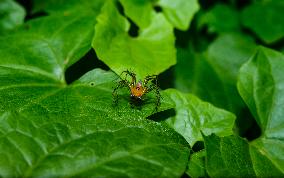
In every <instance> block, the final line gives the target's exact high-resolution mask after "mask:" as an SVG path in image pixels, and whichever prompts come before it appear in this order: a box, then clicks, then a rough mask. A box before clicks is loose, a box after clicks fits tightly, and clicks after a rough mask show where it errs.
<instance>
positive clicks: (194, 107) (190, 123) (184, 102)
mask: <svg viewBox="0 0 284 178" xmlns="http://www.w3.org/2000/svg"><path fill="white" fill-rule="evenodd" d="M166 91H167V93H168V95H169V96H170V97H171V99H172V100H173V101H174V102H175V110H176V116H174V117H171V118H169V119H167V120H166V122H167V123H168V124H169V125H170V126H171V127H173V128H174V129H175V130H176V131H177V132H178V133H180V134H181V135H182V136H183V137H184V138H185V139H186V140H187V142H188V143H189V145H191V146H193V145H194V144H195V143H196V142H197V141H202V135H201V133H203V134H205V135H210V134H212V133H216V134H217V135H219V136H226V135H231V134H232V128H233V125H234V121H235V116H234V115H233V114H231V113H229V112H227V111H225V110H222V109H218V108H216V107H214V106H213V105H211V104H209V103H206V102H203V101H201V100H200V99H198V98H197V97H195V96H194V95H191V94H184V93H181V92H178V91H177V90H174V89H172V90H166Z"/></svg>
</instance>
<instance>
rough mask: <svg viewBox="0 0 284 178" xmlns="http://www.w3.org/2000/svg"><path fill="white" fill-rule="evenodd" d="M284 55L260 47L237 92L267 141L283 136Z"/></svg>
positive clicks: (247, 67)
mask: <svg viewBox="0 0 284 178" xmlns="http://www.w3.org/2000/svg"><path fill="white" fill-rule="evenodd" d="M283 76H284V55H283V54H282V53H280V52H276V51H273V50H270V49H268V48H264V47H260V48H259V49H258V51H257V53H255V54H254V55H253V56H252V58H251V59H250V60H249V61H248V62H247V63H246V64H245V65H243V67H242V68H241V70H240V75H239V82H238V89H239V92H240V94H241V96H242V98H243V99H244V101H245V102H246V104H247V105H248V107H249V108H250V111H251V112H252V114H253V115H254V117H255V119H256V121H257V123H258V125H259V126H260V127H261V130H262V132H263V134H264V135H265V137H267V138H274V139H275V138H283V137H284V135H283V133H284V121H283V119H282V117H283V116H284V110H283V109H282V107H283V99H284V95H283V94H284V89H283V87H282V86H283V85H284V80H283Z"/></svg>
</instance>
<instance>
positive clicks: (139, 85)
mask: <svg viewBox="0 0 284 178" xmlns="http://www.w3.org/2000/svg"><path fill="white" fill-rule="evenodd" d="M123 74H125V78H124V79H122V80H120V81H119V82H118V85H117V86H116V87H115V88H114V90H113V92H112V94H113V97H114V103H115V104H117V102H118V97H117V90H118V89H119V88H124V87H127V88H128V89H129V91H130V97H131V99H132V101H134V102H138V103H141V102H142V96H143V95H144V94H146V93H149V92H151V91H155V93H156V107H155V110H156V111H157V110H158V107H159V106H160V104H161V102H160V99H161V94H160V92H159V87H158V85H157V82H158V80H157V75H148V76H146V77H145V79H144V81H143V82H142V81H141V80H139V81H138V82H136V74H135V73H133V72H130V71H129V70H126V71H123V72H122V73H121V75H120V78H122V76H123ZM128 76H129V77H130V78H131V80H127V79H128V78H129V77H128ZM131 104H133V102H131Z"/></svg>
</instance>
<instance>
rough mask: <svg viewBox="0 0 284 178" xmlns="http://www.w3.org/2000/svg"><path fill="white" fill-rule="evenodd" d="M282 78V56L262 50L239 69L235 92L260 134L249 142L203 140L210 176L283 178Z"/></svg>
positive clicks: (231, 138)
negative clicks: (245, 105)
mask: <svg viewBox="0 0 284 178" xmlns="http://www.w3.org/2000/svg"><path fill="white" fill-rule="evenodd" d="M283 76H284V56H283V54H281V53H279V52H276V51H273V50H271V49H268V48H264V47H260V48H259V49H258V51H257V52H256V53H255V54H254V55H253V56H252V58H251V59H250V60H249V61H248V62H247V63H245V64H244V65H243V66H242V68H241V70H240V75H239V81H238V90H239V92H240V94H241V96H242V98H243V99H244V101H245V102H246V104H247V105H248V107H249V108H250V111H251V112H252V113H253V115H254V117H255V119H256V121H257V123H258V125H259V126H260V128H261V131H262V134H261V136H260V137H259V138H257V139H256V140H253V141H252V142H248V141H247V140H244V139H242V138H240V137H238V136H230V137H224V138H220V137H217V136H214V135H212V136H209V137H206V136H205V138H204V139H205V148H206V153H207V158H206V159H207V161H206V163H207V165H206V167H207V172H208V174H209V175H210V176H213V177H219V176H222V175H227V176H229V177H230V176H231V177H242V176H249V177H252V176H253V177H255V176H256V177H283V175H284V166H283V165H284V157H283V155H284V142H283V140H284V135H283V133H284V130H283V128H284V120H283V117H284V111H283V96H284V95H283V93H284V87H283V86H284V80H283Z"/></svg>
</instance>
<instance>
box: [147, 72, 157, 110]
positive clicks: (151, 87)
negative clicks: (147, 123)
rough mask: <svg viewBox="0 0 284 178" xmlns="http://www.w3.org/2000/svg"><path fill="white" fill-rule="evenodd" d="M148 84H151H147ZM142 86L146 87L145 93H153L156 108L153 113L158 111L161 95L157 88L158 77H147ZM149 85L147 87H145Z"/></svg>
mask: <svg viewBox="0 0 284 178" xmlns="http://www.w3.org/2000/svg"><path fill="white" fill-rule="evenodd" d="M149 82H152V83H150V84H148V83H149ZM144 85H145V86H146V87H147V93H149V92H151V91H155V94H156V107H155V111H158V108H159V106H160V105H161V94H160V90H159V87H158V76H157V75H148V76H146V77H145V79H144ZM147 85H149V86H147Z"/></svg>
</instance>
